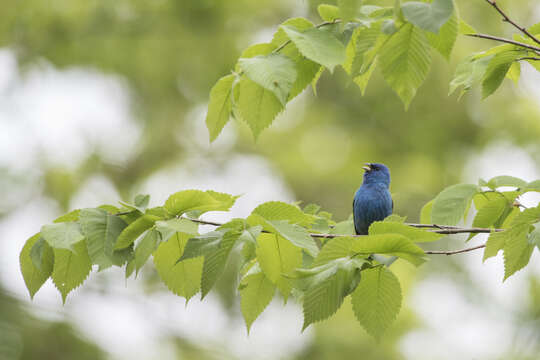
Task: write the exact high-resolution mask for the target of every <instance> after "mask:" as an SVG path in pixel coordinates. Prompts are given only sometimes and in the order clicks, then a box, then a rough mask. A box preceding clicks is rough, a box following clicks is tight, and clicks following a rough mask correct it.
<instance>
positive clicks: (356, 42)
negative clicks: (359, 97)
mask: <svg viewBox="0 0 540 360" xmlns="http://www.w3.org/2000/svg"><path fill="white" fill-rule="evenodd" d="M383 37H385V36H384V35H383V34H382V33H381V23H380V22H379V23H375V24H372V25H371V26H370V27H357V28H356V29H355V30H354V32H353V34H352V35H351V39H350V40H349V43H348V44H347V48H346V55H347V56H346V60H345V63H344V64H343V68H344V69H345V71H347V73H348V74H349V75H351V76H353V77H355V76H357V75H359V74H362V73H363V72H365V71H366V69H367V67H368V66H369V62H372V61H373V59H374V57H369V56H368V55H366V53H367V52H368V51H369V50H370V49H373V48H374V47H376V45H378V43H379V42H380V41H379V39H380V38H383ZM379 47H380V45H379ZM366 60H367V61H366Z"/></svg>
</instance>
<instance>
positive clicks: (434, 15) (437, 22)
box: [401, 0, 454, 34]
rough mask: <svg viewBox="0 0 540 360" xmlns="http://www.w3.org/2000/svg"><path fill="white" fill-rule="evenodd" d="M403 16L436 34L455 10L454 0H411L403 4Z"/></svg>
mask: <svg viewBox="0 0 540 360" xmlns="http://www.w3.org/2000/svg"><path fill="white" fill-rule="evenodd" d="M401 10H402V11H403V16H405V19H407V20H408V21H409V22H411V23H413V24H414V25H416V26H418V27H419V28H422V29H424V30H427V31H431V32H433V33H435V34H438V33H439V29H440V28H441V26H443V25H444V24H445V23H446V22H447V21H448V19H449V18H450V16H452V12H453V11H454V1H453V0H433V2H432V3H425V2H418V1H410V2H406V3H405V4H403V5H401Z"/></svg>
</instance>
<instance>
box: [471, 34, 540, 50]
mask: <svg viewBox="0 0 540 360" xmlns="http://www.w3.org/2000/svg"><path fill="white" fill-rule="evenodd" d="M465 35H466V36H471V37H477V38H481V39H489V40H494V41H499V42H503V43H507V44H512V45H516V46H520V47H522V48H525V49H529V50H532V51H534V52H535V53H536V54H538V55H540V47H536V46H533V45H529V44H525V43H522V42H519V41H514V40H510V39H506V38H502V37H498V36H493V35H487V34H465Z"/></svg>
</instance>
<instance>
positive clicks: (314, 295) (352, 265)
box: [302, 258, 364, 330]
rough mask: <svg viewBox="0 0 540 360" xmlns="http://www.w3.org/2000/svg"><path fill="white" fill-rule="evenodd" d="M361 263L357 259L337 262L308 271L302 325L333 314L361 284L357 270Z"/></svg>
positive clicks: (307, 324) (304, 327) (358, 270)
mask: <svg viewBox="0 0 540 360" xmlns="http://www.w3.org/2000/svg"><path fill="white" fill-rule="evenodd" d="M363 264H364V261H362V260H359V259H349V258H344V259H336V260H333V261H332V262H330V263H327V264H325V265H323V266H320V267H318V268H313V269H310V273H309V274H308V275H309V287H308V289H307V290H306V291H305V293H304V301H303V313H304V325H303V327H302V330H304V329H306V328H307V327H308V326H309V325H310V324H313V323H315V322H317V321H321V320H325V319H327V318H329V317H330V316H332V315H333V314H335V312H336V311H337V310H338V309H339V308H340V306H341V304H342V303H343V299H344V298H345V296H347V295H348V294H350V293H351V292H352V291H353V290H354V289H355V288H356V285H357V284H358V282H359V281H360V269H361V266H362V265H363Z"/></svg>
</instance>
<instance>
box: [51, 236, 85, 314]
mask: <svg viewBox="0 0 540 360" xmlns="http://www.w3.org/2000/svg"><path fill="white" fill-rule="evenodd" d="M91 270H92V262H91V261H90V257H89V256H88V250H87V248H86V241H79V242H77V243H76V244H75V245H73V251H71V250H66V249H63V248H56V249H54V267H53V272H52V280H53V282H54V285H55V286H56V288H57V289H58V291H60V294H62V302H63V303H64V304H65V303H66V297H67V295H68V294H69V292H70V291H71V290H73V289H75V288H77V287H78V286H79V285H81V284H82V283H83V282H84V280H86V278H87V277H88V274H89V273H90V271H91Z"/></svg>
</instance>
